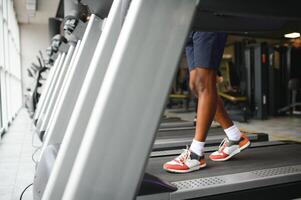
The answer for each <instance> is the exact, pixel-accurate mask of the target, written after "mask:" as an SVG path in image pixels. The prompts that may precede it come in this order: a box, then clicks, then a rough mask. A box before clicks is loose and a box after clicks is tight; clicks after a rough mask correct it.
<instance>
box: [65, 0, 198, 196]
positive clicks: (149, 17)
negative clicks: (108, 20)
mask: <svg viewBox="0 0 301 200" xmlns="http://www.w3.org/2000/svg"><path fill="white" fill-rule="evenodd" d="M197 2H198V1H197V0H164V1H157V0H154V1H149V0H133V1H132V2H131V5H130V8H129V10H128V13H127V16H126V18H125V21H124V24H123V27H122V30H121V32H120V35H119V38H118V41H117V44H116V47H115V50H114V53H113V55H112V57H111V61H110V64H109V67H108V70H107V72H106V75H105V77H104V80H103V84H102V87H101V89H100V91H99V93H98V97H97V100H96V103H95V106H94V110H93V111H92V114H91V118H90V121H89V124H88V126H87V129H86V132H85V136H84V138H83V141H82V144H81V146H80V149H79V152H78V155H77V158H76V160H75V163H74V166H73V169H72V171H71V175H70V178H69V181H68V184H67V186H66V190H65V193H64V196H63V199H74V200H77V199H78V200H79V199H91V200H93V199H95V200H96V199H99V198H100V197H101V199H125V200H130V199H134V198H135V195H136V191H137V189H138V186H139V183H140V181H141V178H142V175H143V171H144V168H145V165H146V160H147V158H148V155H149V153H150V151H151V147H152V143H153V141H154V138H155V133H156V130H157V127H158V125H159V120H160V117H161V114H162V110H163V108H164V103H165V101H166V99H167V94H168V90H169V87H170V85H171V82H172V78H173V75H174V74H175V71H176V67H177V63H178V59H179V57H180V55H181V52H182V47H183V46H184V43H185V39H186V36H187V34H188V31H189V27H190V23H191V21H192V18H193V15H194V11H195V9H196V6H197ZM146 24H147V26H145V25H146ZM145 88H147V89H145ZM137 94H139V95H138V96H137ZM137 118H139V119H140V123H139V124H138V126H137V121H136V120H137ZM115 146H117V147H118V148H115V149H114V148H112V147H115Z"/></svg>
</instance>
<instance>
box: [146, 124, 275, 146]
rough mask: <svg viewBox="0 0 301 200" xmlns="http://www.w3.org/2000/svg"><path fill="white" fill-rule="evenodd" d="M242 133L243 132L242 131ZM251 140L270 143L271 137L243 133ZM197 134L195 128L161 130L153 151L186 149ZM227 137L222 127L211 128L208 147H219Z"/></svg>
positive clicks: (257, 133)
mask: <svg viewBox="0 0 301 200" xmlns="http://www.w3.org/2000/svg"><path fill="white" fill-rule="evenodd" d="M241 131H242V130H241ZM242 133H244V134H246V136H247V137H248V138H249V139H250V141H251V142H262V141H268V140H269V136H268V134H266V133H259V132H250V131H242ZM194 134H195V127H192V128H190V127H178V128H172V129H160V130H159V131H158V132H157V136H156V140H155V142H154V145H153V148H152V150H153V151H161V150H171V149H178V148H185V147H186V146H187V145H190V143H191V140H192V138H193V137H194ZM225 137H226V135H225V132H224V130H223V129H222V128H221V127H211V128H210V129H209V131H208V136H207V140H206V146H214V145H219V144H220V143H221V141H222V140H223V139H224V138H225Z"/></svg>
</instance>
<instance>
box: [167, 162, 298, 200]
mask: <svg viewBox="0 0 301 200" xmlns="http://www.w3.org/2000/svg"><path fill="white" fill-rule="evenodd" d="M300 180H301V165H293V166H286V167H278V168H269V169H263V170H255V171H249V172H243V173H236V174H228V175H223V176H213V177H206V178H199V179H192V180H186V181H177V182H173V184H174V185H176V186H177V187H178V190H177V191H176V192H174V193H171V199H173V200H179V199H190V198H199V197H206V196H210V195H217V194H221V193H228V192H236V191H241V190H247V189H248V190H250V189H254V188H259V187H264V186H272V185H277V184H285V183H291V182H296V181H300Z"/></svg>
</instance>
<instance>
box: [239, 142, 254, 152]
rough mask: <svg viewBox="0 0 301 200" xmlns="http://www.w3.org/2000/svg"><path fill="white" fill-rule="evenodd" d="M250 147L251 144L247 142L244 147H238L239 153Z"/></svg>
mask: <svg viewBox="0 0 301 200" xmlns="http://www.w3.org/2000/svg"><path fill="white" fill-rule="evenodd" d="M250 145H251V142H250V141H248V142H247V143H246V144H245V145H243V146H242V147H239V149H240V151H243V150H245V149H246V148H248V147H249V146H250Z"/></svg>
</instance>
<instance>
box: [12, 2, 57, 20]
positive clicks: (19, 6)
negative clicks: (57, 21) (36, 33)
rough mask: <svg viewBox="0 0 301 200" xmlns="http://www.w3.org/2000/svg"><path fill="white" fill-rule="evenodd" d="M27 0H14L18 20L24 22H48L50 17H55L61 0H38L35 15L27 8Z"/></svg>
mask: <svg viewBox="0 0 301 200" xmlns="http://www.w3.org/2000/svg"><path fill="white" fill-rule="evenodd" d="M26 1H27V0H13V2H14V8H15V12H16V15H17V20H18V22H19V23H22V24H47V23H48V18H49V17H55V15H56V12H57V8H58V5H59V0H36V1H37V8H36V12H35V15H34V16H30V15H29V12H28V11H27V9H26Z"/></svg>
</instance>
